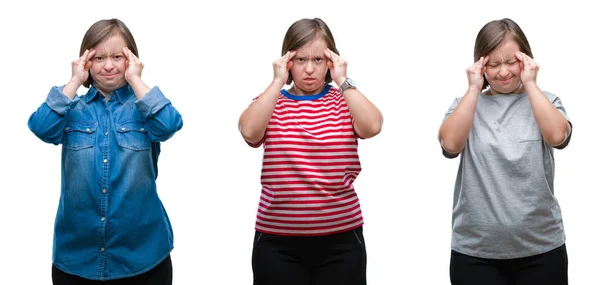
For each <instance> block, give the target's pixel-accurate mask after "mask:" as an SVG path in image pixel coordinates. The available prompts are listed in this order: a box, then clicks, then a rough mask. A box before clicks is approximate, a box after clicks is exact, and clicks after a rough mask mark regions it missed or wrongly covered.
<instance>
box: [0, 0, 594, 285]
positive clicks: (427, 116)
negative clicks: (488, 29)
mask: <svg viewBox="0 0 600 285" xmlns="http://www.w3.org/2000/svg"><path fill="white" fill-rule="evenodd" d="M192 2H195V3H196V1H189V2H187V1H186V2H179V1H173V0H170V1H159V2H150V1H140V2H134V1H96V2H88V1H71V2H67V1H38V2H30V1H10V6H8V4H7V3H8V2H6V1H5V2H3V4H1V6H2V7H0V8H1V9H0V29H1V30H0V31H1V35H2V40H1V41H2V43H1V44H0V58H1V60H0V83H1V85H0V86H1V88H2V89H1V90H2V97H3V98H4V99H3V102H2V103H3V104H2V111H1V112H0V116H1V117H0V123H1V124H2V125H1V126H2V139H1V140H0V143H1V148H0V149H1V150H2V151H3V153H2V154H3V155H2V159H1V160H0V162H1V165H3V167H2V172H1V173H2V174H1V175H2V178H1V179H0V181H1V182H2V188H1V190H0V191H1V192H0V193H1V194H0V199H1V202H0V203H1V204H0V225H1V228H2V230H1V233H0V246H1V249H0V283H2V284H51V278H50V271H51V270H50V269H51V254H52V252H51V251H52V235H53V226H54V217H55V214H56V209H57V205H58V198H59V194H60V156H61V147H60V146H54V145H50V144H45V143H43V142H42V141H40V140H39V139H37V138H36V137H35V136H34V135H33V134H32V133H31V132H30V131H29V129H28V128H27V120H28V117H29V116H30V114H31V113H32V112H33V111H35V110H36V109H37V107H38V106H39V105H40V104H41V103H42V102H43V101H44V100H45V97H46V95H47V93H48V91H49V90H50V87H51V86H54V85H63V84H65V83H66V82H67V81H68V80H69V78H70V75H71V69H70V62H71V61H72V60H74V59H75V58H77V56H78V52H79V46H80V44H81V39H82V38H83V35H84V33H85V32H86V30H87V29H88V28H89V26H90V25H92V24H93V23H94V22H95V21H97V20H100V19H105V18H112V17H116V18H119V19H121V20H123V21H124V22H125V24H127V25H128V27H129V28H130V30H131V31H132V33H133V35H134V37H135V39H136V41H137V44H138V48H139V51H140V58H141V60H142V61H143V62H144V63H145V66H146V67H145V69H144V73H143V77H142V79H144V81H145V82H146V83H147V84H148V85H150V86H155V85H158V86H160V88H161V89H162V90H163V92H164V93H165V94H166V95H167V97H168V98H169V99H170V100H171V102H172V103H173V105H174V106H175V107H176V108H177V109H178V110H179V111H180V112H181V114H182V116H183V121H184V127H183V129H182V130H181V131H180V132H179V133H177V134H176V135H175V136H174V137H173V138H172V139H171V140H169V141H167V142H166V143H164V144H163V145H162V147H163V151H162V154H161V157H160V160H159V169H160V171H159V173H160V175H159V178H158V182H157V183H158V191H159V195H160V197H161V199H162V201H163V203H164V205H165V207H166V209H167V212H168V214H169V216H170V219H171V221H172V225H173V229H174V234H175V249H174V251H173V252H172V259H173V266H174V284H177V285H182V284H251V282H252V269H251V252H252V238H253V234H254V221H255V215H256V209H257V205H258V198H259V195H260V184H259V175H260V166H261V156H262V151H261V149H252V148H250V147H248V146H247V145H246V144H245V143H244V141H243V140H242V138H241V136H240V135H239V133H238V130H237V120H238V118H239V115H240V114H241V112H242V111H243V110H244V109H245V108H246V106H247V105H248V104H249V103H250V102H251V100H252V98H253V97H255V96H256V95H258V94H259V93H260V92H262V91H263V90H264V89H265V88H266V87H267V85H268V84H269V83H270V81H271V79H272V67H271V62H272V61H274V60H275V59H277V58H278V57H279V54H280V50H281V43H282V41H283V36H284V34H285V32H286V30H287V28H288V27H289V26H290V25H291V24H292V23H293V22H294V21H296V20H298V19H301V18H312V17H320V18H322V19H323V20H324V21H325V22H326V23H327V24H328V25H329V27H330V28H331V30H332V32H333V34H334V37H335V40H336V43H337V47H338V50H339V51H340V53H341V56H342V57H343V58H345V59H346V60H347V61H348V62H349V66H348V75H349V77H352V78H353V79H354V80H355V81H356V82H357V84H358V86H359V89H360V90H361V91H362V92H363V93H364V94H365V95H366V96H367V97H368V98H369V99H370V100H371V101H372V102H374V103H375V104H376V105H377V106H378V107H379V108H380V109H381V111H382V113H383V114H384V117H385V123H384V127H383V131H382V133H381V134H380V135H378V136H377V137H375V138H373V139H369V140H365V141H361V142H360V147H359V153H360V156H361V162H362V165H363V172H362V173H361V175H360V176H359V178H358V180H357V181H356V183H355V186H356V189H357V191H358V194H359V197H360V199H361V204H362V209H363V214H364V218H365V226H364V231H365V232H364V235H365V239H366V244H367V252H368V269H367V275H368V282H369V284H449V283H450V282H449V277H448V275H449V274H448V271H449V259H450V234H451V228H450V223H451V206H452V192H453V186H454V179H455V175H456V171H457V168H458V163H459V161H458V160H457V159H455V160H448V159H445V158H443V156H442V155H441V150H440V147H439V144H438V142H437V131H438V127H439V125H440V123H441V121H442V118H443V115H444V112H445V111H446V110H447V108H448V107H449V106H450V104H451V103H452V101H453V100H454V98H455V97H458V96H462V95H463V94H464V92H465V91H466V89H467V78H466V75H465V69H466V68H467V67H468V66H470V65H471V63H472V62H473V56H472V54H473V45H474V41H475V36H476V34H477V32H478V31H479V29H480V28H481V27H482V26H483V25H484V24H485V23H487V22H488V21H491V20H495V19H500V18H503V17H509V18H512V19H513V20H515V21H516V22H517V23H518V24H519V25H520V26H521V28H522V29H523V30H524V31H525V34H526V35H527V37H528V39H529V42H530V44H531V47H532V50H533V54H534V56H535V59H536V61H537V62H538V63H539V64H540V66H541V69H540V72H539V75H538V85H539V86H540V87H541V88H542V89H543V90H547V91H551V92H553V93H555V94H557V95H558V96H559V97H560V98H561V99H562V102H563V104H564V105H565V107H566V109H567V112H568V114H569V116H570V118H571V120H572V122H573V125H574V129H573V138H572V140H571V144H570V145H569V147H568V148H566V149H565V150H561V151H556V152H555V159H556V180H555V194H556V196H557V198H558V200H559V202H560V205H561V207H562V212H563V218H564V224H565V230H566V234H567V248H568V254H569V273H570V283H571V284H576V285H577V284H599V283H600V281H598V280H597V276H598V274H597V270H598V265H599V263H598V257H599V256H600V241H599V240H598V235H597V233H598V230H597V229H598V225H599V222H598V218H600V215H599V214H598V210H597V209H598V206H599V204H598V201H599V200H600V191H599V190H600V186H599V185H600V183H599V182H598V170H599V167H598V161H600V154H599V153H600V152H599V151H598V141H599V140H598V138H599V136H598V130H599V128H598V123H599V121H600V119H598V107H599V106H600V99H599V95H600V92H598V89H597V83H598V77H599V75H600V72H599V71H598V67H599V66H600V60H599V56H598V53H599V51H600V50H599V49H598V44H599V39H600V36H599V34H598V31H599V28H600V23H599V22H598V20H595V19H597V13H596V12H597V9H592V8H591V6H590V5H588V4H585V5H584V4H580V3H579V1H561V3H567V4H554V2H550V1H544V2H539V3H537V4H533V3H532V4H529V1H527V3H520V2H526V1H473V2H465V1H462V2H461V1H441V0H440V1H410V2H399V3H395V4H393V5H394V6H392V4H391V3H394V2H396V1H374V0H371V1H356V2H353V1H296V2H292V1H272V2H260V1H241V0H239V1H204V2H197V3H196V4H193V5H194V6H192V4H189V3H192ZM208 3H210V4H208ZM384 3H385V4H384ZM84 91H85V90H83V89H80V92H79V93H80V94H81V93H82V92H84Z"/></svg>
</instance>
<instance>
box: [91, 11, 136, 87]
mask: <svg viewBox="0 0 600 285" xmlns="http://www.w3.org/2000/svg"><path fill="white" fill-rule="evenodd" d="M115 34H120V35H121V36H123V39H125V43H126V44H127V47H128V48H129V49H130V50H131V52H132V53H133V54H135V56H138V57H139V55H138V49H137V45H136V44H135V40H134V39H133V35H132V34H131V32H130V31H129V29H128V28H127V26H125V24H124V23H123V22H122V21H121V20H119V19H115V18H113V19H108V20H100V21H98V22H96V23H94V24H93V25H92V26H91V27H90V28H89V29H88V30H87V32H86V33H85V36H83V40H82V41H81V48H80V49H79V56H82V55H83V53H84V52H85V51H86V50H89V49H91V48H93V47H95V46H96V45H98V44H99V43H100V42H101V41H103V40H105V39H107V38H109V37H111V36H113V35H115ZM93 83H94V82H93V79H92V76H88V79H87V80H86V82H84V83H83V86H85V87H86V88H89V87H90V85H93Z"/></svg>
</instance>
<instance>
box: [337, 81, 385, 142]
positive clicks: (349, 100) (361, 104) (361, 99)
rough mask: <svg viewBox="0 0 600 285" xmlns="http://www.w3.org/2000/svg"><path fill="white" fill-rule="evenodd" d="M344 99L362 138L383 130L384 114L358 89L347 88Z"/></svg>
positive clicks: (356, 129) (357, 131) (355, 128)
mask: <svg viewBox="0 0 600 285" xmlns="http://www.w3.org/2000/svg"><path fill="white" fill-rule="evenodd" d="M343 95H344V101H346V105H347V106H348V109H349V110H350V114H351V115H352V118H353V119H354V130H355V131H356V133H357V134H358V136H359V137H361V138H365V139H367V138H371V137H374V136H376V135H377V134H379V132H381V127H382V125H383V116H382V115H381V112H380V111H379V109H378V108H377V107H376V106H375V105H374V104H373V103H371V101H369V99H367V97H365V96H364V95H363V94H362V93H361V92H360V91H359V90H358V89H346V90H345V91H344V94H343Z"/></svg>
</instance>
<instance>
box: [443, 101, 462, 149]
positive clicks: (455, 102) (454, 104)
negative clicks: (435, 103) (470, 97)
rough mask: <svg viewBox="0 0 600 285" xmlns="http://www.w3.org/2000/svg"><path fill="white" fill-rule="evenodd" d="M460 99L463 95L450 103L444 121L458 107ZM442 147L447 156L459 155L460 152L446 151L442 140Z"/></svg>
mask: <svg viewBox="0 0 600 285" xmlns="http://www.w3.org/2000/svg"><path fill="white" fill-rule="evenodd" d="M460 100H462V97H459V98H456V99H454V101H453V102H452V104H451V105H450V108H448V111H446V114H445V115H444V120H443V121H445V120H446V119H448V117H450V115H451V114H452V113H453V112H454V109H456V106H458V103H460ZM443 121H442V122H443ZM440 147H441V148H442V154H443V155H444V157H446V158H456V157H458V155H459V153H450V152H448V151H446V150H445V149H444V146H443V145H442V142H440Z"/></svg>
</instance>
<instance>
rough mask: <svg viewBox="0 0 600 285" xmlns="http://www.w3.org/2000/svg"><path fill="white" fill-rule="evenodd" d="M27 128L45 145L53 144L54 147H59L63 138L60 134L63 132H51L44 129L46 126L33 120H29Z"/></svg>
mask: <svg viewBox="0 0 600 285" xmlns="http://www.w3.org/2000/svg"><path fill="white" fill-rule="evenodd" d="M27 126H28V127H29V130H30V131H31V132H32V133H33V134H34V135H35V136H36V137H38V138H39V139H40V140H42V141H43V142H45V143H51V144H54V145H58V144H59V142H60V140H61V138H62V137H61V136H60V134H61V133H62V132H58V134H57V133H54V132H51V129H48V128H44V125H42V124H39V123H35V122H33V121H32V120H31V119H30V120H29V122H27Z"/></svg>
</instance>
